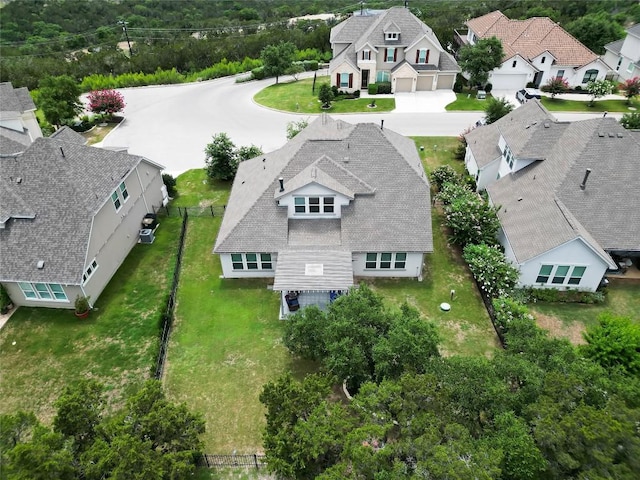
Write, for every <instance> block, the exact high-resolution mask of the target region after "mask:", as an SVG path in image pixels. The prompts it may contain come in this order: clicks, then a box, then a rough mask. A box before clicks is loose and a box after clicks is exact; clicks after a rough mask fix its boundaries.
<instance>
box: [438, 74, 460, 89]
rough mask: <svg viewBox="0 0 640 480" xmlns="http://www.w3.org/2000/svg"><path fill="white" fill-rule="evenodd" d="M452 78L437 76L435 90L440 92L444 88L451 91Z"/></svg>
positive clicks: (451, 76) (450, 76)
mask: <svg viewBox="0 0 640 480" xmlns="http://www.w3.org/2000/svg"><path fill="white" fill-rule="evenodd" d="M454 78H455V75H438V85H437V86H436V88H437V89H438V90H441V89H444V88H446V89H449V90H451V89H452V88H453V79H454Z"/></svg>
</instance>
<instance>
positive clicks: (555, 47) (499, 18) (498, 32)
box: [466, 10, 599, 66]
mask: <svg viewBox="0 0 640 480" xmlns="http://www.w3.org/2000/svg"><path fill="white" fill-rule="evenodd" d="M466 25H467V26H468V27H469V29H470V30H471V31H473V32H474V33H475V34H476V35H477V36H478V37H480V38H489V37H497V38H498V39H500V41H501V42H502V48H503V50H504V55H505V56H504V59H505V60H507V59H509V58H511V57H513V56H514V55H516V54H520V55H521V56H522V57H523V58H525V59H527V60H529V61H531V60H532V59H534V58H536V57H537V56H539V55H540V54H542V53H544V52H545V51H549V52H550V53H551V54H552V55H553V56H554V57H555V59H556V64H557V65H566V66H583V65H587V64H589V63H591V62H594V61H596V60H598V58H599V57H598V55H597V54H595V53H594V52H592V51H591V50H589V49H588V48H587V47H585V46H584V45H583V44H582V43H580V42H579V41H578V40H577V39H576V38H575V37H573V36H572V35H571V34H569V33H568V32H567V31H566V30H565V29H563V28H562V27H561V26H560V25H558V24H557V23H555V22H554V21H553V20H551V19H550V18H548V17H533V18H528V19H526V20H511V19H509V18H508V17H507V16H506V15H504V14H503V13H502V12H500V11H499V10H496V11H494V12H490V13H487V14H486V15H483V16H481V17H478V18H474V19H472V20H469V21H468V22H466Z"/></svg>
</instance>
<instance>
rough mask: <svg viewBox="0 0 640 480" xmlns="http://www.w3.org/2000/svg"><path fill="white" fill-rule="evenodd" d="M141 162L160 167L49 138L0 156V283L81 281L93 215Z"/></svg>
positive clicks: (125, 156)
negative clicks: (10, 154) (24, 149)
mask: <svg viewBox="0 0 640 480" xmlns="http://www.w3.org/2000/svg"><path fill="white" fill-rule="evenodd" d="M141 161H145V162H148V163H150V164H152V165H154V166H156V167H158V168H161V167H160V166H159V165H157V164H155V163H153V162H150V161H148V160H146V159H144V158H143V157H138V156H133V155H128V154H126V153H119V152H111V151H107V150H102V149H100V148H96V147H89V146H84V145H79V144H77V143H70V142H66V141H63V140H59V139H56V138H38V139H36V140H35V141H34V143H33V144H32V145H31V146H30V147H29V148H28V149H27V150H26V151H25V152H24V153H23V154H21V155H18V156H15V157H3V158H0V167H1V168H0V178H1V182H2V183H1V188H0V205H2V209H1V210H0V215H1V216H2V218H0V221H1V222H3V223H4V225H2V226H3V227H4V228H0V248H1V250H2V255H0V280H3V281H27V282H44V283H47V282H49V283H62V284H79V283H81V281H82V273H83V270H84V262H85V256H86V254H87V248H88V242H89V236H90V232H91V227H92V221H93V217H94V215H95V214H96V213H97V212H98V210H99V209H100V208H101V206H102V205H103V204H104V203H105V202H107V201H110V199H109V196H110V195H111V193H112V192H113V191H114V190H115V189H116V188H117V187H118V185H119V184H120V183H121V182H122V179H123V178H125V177H126V176H127V174H128V173H129V172H130V171H131V170H132V169H133V168H135V167H136V166H137V165H138V164H139V163H140V162H141ZM29 217H31V218H29ZM39 260H43V261H44V263H45V266H44V268H43V269H38V268H37V267H36V264H37V262H38V261H39Z"/></svg>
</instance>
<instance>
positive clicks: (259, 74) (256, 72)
mask: <svg viewBox="0 0 640 480" xmlns="http://www.w3.org/2000/svg"><path fill="white" fill-rule="evenodd" d="M251 76H252V77H253V78H255V79H256V80H262V79H264V78H265V76H266V75H265V73H264V67H258V68H254V69H253V70H251Z"/></svg>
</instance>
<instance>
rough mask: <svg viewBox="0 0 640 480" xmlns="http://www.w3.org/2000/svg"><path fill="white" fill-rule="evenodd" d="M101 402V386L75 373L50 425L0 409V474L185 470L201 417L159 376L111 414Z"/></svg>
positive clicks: (143, 474)
mask: <svg viewBox="0 0 640 480" xmlns="http://www.w3.org/2000/svg"><path fill="white" fill-rule="evenodd" d="M104 405H105V402H104V390H103V387H102V386H101V385H99V384H98V383H96V382H95V381H92V380H82V381H80V382H77V383H75V384H72V385H71V386H69V387H67V388H66V390H65V391H64V392H63V393H62V395H61V396H60V397H59V398H58V400H57V402H56V407H57V414H56V416H55V418H54V421H53V430H52V429H50V428H49V427H46V426H43V425H41V424H40V423H39V422H38V421H37V420H36V418H35V416H34V415H33V414H29V413H25V412H17V413H16V414H14V415H2V416H0V427H2V428H1V430H0V431H1V432H2V435H1V436H0V452H2V465H3V474H7V475H8V476H7V477H6V478H10V479H16V480H19V479H25V480H27V479H35V480H38V479H43V480H44V479H51V478H56V479H62V480H66V479H69V480H76V479H77V480H79V479H85V480H102V479H104V478H110V479H123V480H124V479H131V478H158V479H161V478H166V479H169V478H187V476H189V475H191V474H192V473H193V471H194V463H193V458H194V455H195V454H196V453H199V451H200V449H201V447H202V444H201V441H200V439H199V436H200V434H202V433H203V432H204V421H203V420H202V418H201V415H199V414H193V413H191V412H189V411H188V409H187V408H186V406H185V405H184V404H179V405H178V404H173V403H171V402H169V401H168V400H167V399H166V397H165V394H164V392H163V390H162V385H161V384H160V382H158V381H154V380H150V381H147V382H146V383H145V384H144V386H143V387H142V388H141V389H140V391H139V392H138V393H136V394H134V395H133V396H131V397H130V398H129V399H128V400H127V402H126V406H125V407H124V408H122V409H121V410H120V411H117V412H115V414H113V415H107V414H106V413H105V412H104ZM2 478H5V477H4V476H3V477H2Z"/></svg>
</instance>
